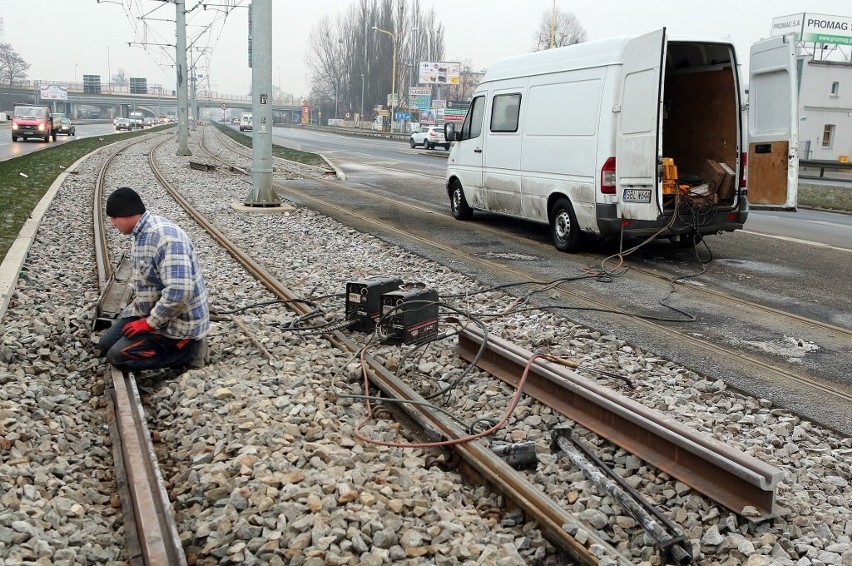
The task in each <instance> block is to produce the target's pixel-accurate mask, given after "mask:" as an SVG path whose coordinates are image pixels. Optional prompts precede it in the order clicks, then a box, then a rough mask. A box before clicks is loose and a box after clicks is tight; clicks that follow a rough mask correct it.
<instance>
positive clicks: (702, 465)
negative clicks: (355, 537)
mask: <svg viewBox="0 0 852 566" xmlns="http://www.w3.org/2000/svg"><path fill="white" fill-rule="evenodd" d="M219 135H221V134H219ZM229 145H230V146H232V147H233V144H232V143H230V144H229ZM208 155H210V157H212V158H214V159H216V160H218V161H220V162H221V163H223V164H224V165H226V166H228V165H229V163H228V162H227V161H226V160H222V159H221V158H220V157H218V156H216V155H215V154H213V153H208ZM278 188H279V189H281V188H282V187H280V186H279V187H278ZM432 243H433V244H436V242H432ZM479 339H480V341H482V340H483V337H481V336H480V338H479ZM467 340H468V346H467V347H466V348H462V349H463V350H465V349H466V353H467V356H466V357H467V358H468V359H469V360H470V361H474V362H475V361H476V356H475V355H474V354H473V351H475V348H472V347H470V345H469V340H470V338H467ZM507 363H510V362H507V361H505V360H504V361H503V362H497V363H495V364H494V365H492V366H491V367H492V368H499V366H505V365H506V364H507ZM492 371H497V373H498V374H499V373H500V371H499V369H497V370H492ZM501 377H503V378H504V379H506V378H505V375H504V376H501ZM373 379H374V380H376V381H379V382H381V378H380V376H378V375H374V376H373ZM507 381H511V378H509V379H507ZM515 381H517V378H515ZM382 389H383V390H384V391H385V392H386V393H388V394H393V395H394V396H395V397H401V396H402V395H401V394H400V390H399V389H397V388H396V386H392V385H388V384H386V383H385V384H384V386H383V387H382ZM554 392H555V390H554V388H553V384H552V383H551V386H550V387H549V388H547V389H546V390H545V391H544V393H543V394H540V395H537V398H538V399H539V401H541V402H544V403H547V404H549V405H550V406H551V407H553V408H556V409H557V410H559V412H561V413H563V414H565V415H566V416H572V415H573V416H574V417H575V418H576V416H577V414H576V411H569V410H567V409H566V406H567V403H566V401H565V398H564V397H562V396H560V395H559V394H558V393H557V394H556V395H553V393H554ZM549 396H552V397H553V399H555V400H556V402H555V403H549V402H548V397H549ZM418 401H420V400H418ZM592 404H593V405H594V409H593V411H591V412H595V411H596V412H599V413H600V412H604V413H607V416H603V417H601V418H600V419H599V420H598V421H597V422H599V423H600V422H605V421H606V422H613V421H615V420H616V416H615V415H616V413H617V412H619V409H612V408H610V407H605V406H604V404H599V403H594V402H593V403H592ZM623 407H624V405H622V408H623ZM636 408H637V407H635V406H634V407H632V409H634V410H635V409H636ZM409 416H411V415H409ZM414 418H415V420H418V419H417V418H416V416H415V417H414ZM644 418H646V417H641V418H639V419H636V420H635V421H634V423H632V424H631V425H630V426H633V427H634V428H636V429H637V430H638V429H640V428H642V427H641V426H638V425H637V424H636V423H637V422H638V421H639V420H642V419H644ZM654 418H655V419H656V420H657V421H658V422H662V420H663V418H662V417H661V416H655V417H654ZM583 424H584V425H587V426H588V425H589V424H590V421H586V422H583ZM622 424H624V423H622ZM434 426H435V425H434V424H432V427H434ZM589 428H592V429H593V430H595V431H596V432H603V430H602V428H601V427H600V426H590V427H589ZM623 432H624V431H623V430H622V434H621V442H620V443H619V445H620V446H622V448H625V449H630V448H634V449H635V448H636V444H637V440H638V439H639V436H640V435H639V434H636V435H628V434H623ZM641 434H646V435H647V434H649V429H648V428H642V432H641ZM650 434H651V435H652V436H655V435H659V436H657V437H656V440H652V441H650V442H649V444H648V446H649V449H648V450H645V451H644V452H643V456H644V457H645V458H646V459H648V460H650V461H653V462H654V463H655V464H657V465H659V466H661V467H662V468H663V469H665V470H667V471H669V472H670V473H673V475H674V476H675V477H678V478H679V479H681V480H682V481H684V482H685V483H688V484H690V485H693V486H701V487H700V490H701V491H703V492H705V493H707V494H708V495H710V496H711V497H713V498H714V499H716V500H721V501H725V502H726V504H727V506H728V507H729V508H732V509H736V510H742V509H743V508H744V507H746V506H751V507H753V508H757V509H759V512H758V513H757V514H755V515H752V518H758V519H766V518H769V517H771V516H774V515H775V514H777V512H778V509H777V508H776V507H775V504H774V495H773V491H774V486H775V485H776V484H777V482H778V480H779V475H778V471H777V470H775V469H773V468H771V467H766V466H763V465H762V464H761V463H760V462H757V461H754V460H749V459H748V458H741V457H742V454H735V453H726V450H725V448H724V447H722V446H719V445H714V443H713V442H709V441H707V440H704V441H699V444H701V443H702V442H703V443H704V449H703V450H706V452H705V455H706V453H707V452H710V453H711V454H710V456H709V460H702V459H701V458H700V457H699V458H698V460H700V462H699V461H698V460H696V461H695V462H693V463H692V464H685V463H684V460H683V454H684V453H686V452H690V451H692V452H694V453H697V452H701V451H702V449H699V450H694V447H695V444H694V443H693V441H694V440H695V439H697V438H698V437H699V436H700V435H691V434H690V433H684V431H680V432H678V433H674V432H673V429H668V430H660V431H657V432H650ZM678 434H679V435H681V436H682V439H681V440H680V441H676V442H675V443H674V444H673V445H670V447H669V448H668V450H667V453H666V454H665V455H661V452H660V451H659V450H657V449H653V450H655V451H656V454H657V456H656V457H653V456H651V452H652V449H650V446H652V445H656V446H657V447H659V446H660V445H661V444H662V438H663V437H669V438H671V436H673V435H678ZM604 436H606V437H607V438H608V439H610V440H613V439H615V438H617V437H618V436H619V435H617V434H612V431H610V434H609V435H607V434H604ZM687 437H689V438H687ZM617 443H618V442H617ZM711 445H714V446H711ZM717 459H718V460H717ZM710 460H715V462H714V463H713V464H709V462H710ZM737 460H739V461H738V463H736V464H734V463H733V462H734V461H737ZM744 460H745V461H748V463H747V465H746V466H745V467H748V468H750V471H749V472H734V473H733V474H731V475H728V473H727V472H728V471H730V470H736V469H739V470H742V469H743V468H741V467H740V466H741V465H743V461H744ZM474 467H476V465H474ZM479 471H480V473H482V470H481V469H480V470H479ZM743 476H752V477H751V479H749V480H744V479H743ZM746 484H751V486H750V487H746ZM749 491H751V495H747V492H749ZM510 497H511V498H512V499H513V500H518V499H519V498H518V497H517V495H516V496H510ZM539 520H541V518H540V519H539Z"/></svg>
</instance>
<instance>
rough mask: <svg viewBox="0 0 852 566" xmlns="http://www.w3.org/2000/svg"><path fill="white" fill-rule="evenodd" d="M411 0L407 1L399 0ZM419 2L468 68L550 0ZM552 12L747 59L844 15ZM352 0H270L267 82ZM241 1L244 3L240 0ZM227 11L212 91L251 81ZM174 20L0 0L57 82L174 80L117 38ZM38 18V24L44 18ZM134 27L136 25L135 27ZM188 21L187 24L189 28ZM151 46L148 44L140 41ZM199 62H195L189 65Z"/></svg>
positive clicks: (750, 7)
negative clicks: (764, 45)
mask: <svg viewBox="0 0 852 566" xmlns="http://www.w3.org/2000/svg"><path fill="white" fill-rule="evenodd" d="M202 1H203V2H205V3H208V4H224V3H225V2H224V0H185V2H186V6H187V8H191V7H193V6H195V5H196V4H199V3H200V2H202ZM399 1H406V2H410V3H413V2H414V0H399ZM418 1H419V3H420V8H421V11H423V12H426V11H428V9H429V8H434V10H435V13H436V15H437V19H438V20H439V21H440V22H441V23H443V24H444V27H445V30H446V34H445V43H446V50H445V52H446V55H447V60H449V61H471V62H472V63H473V67H474V68H475V69H476V70H480V69H486V68H488V67H489V66H491V65H492V64H493V63H494V61H496V60H497V59H500V58H502V57H505V56H508V55H516V54H519V53H524V52H527V51H530V50H531V48H532V45H533V36H534V34H535V32H536V30H537V29H538V26H539V23H540V21H541V18H542V15H543V14H544V13H545V12H547V13H550V11H551V9H552V7H553V1H554V0H418ZM555 1H556V6H557V8H558V9H560V10H562V11H570V12H573V13H574V14H575V15H576V16H577V18H578V20H579V21H580V23H581V24H582V26H583V27H584V28H585V30H586V32H587V34H588V36H589V39H590V40H595V39H603V38H607V37H613V36H619V35H639V34H642V33H646V32H650V31H653V30H655V29H659V28H661V27H664V26H665V27H667V28H668V29H669V33H670V34H675V35H679V36H695V37H702V38H704V37H706V38H712V39H729V40H731V41H733V43H734V45H735V46H736V49H737V55H738V58H739V60H740V62H741V63H742V62H746V61H747V59H748V49H749V46H750V45H751V44H752V43H754V42H755V41H757V40H759V39H761V38H765V37H769V35H770V25H771V23H772V18H773V17H777V16H785V15H789V14H795V13H801V12H808V13H818V14H830V15H839V16H846V17H852V2H850V1H849V0H810V1H808V2H798V1H788V0H712V1H708V0H702V1H700V2H698V1H692V0H680V1H678V0H665V1H664V0H643V1H635V0H617V1H616V0H583V1H582V2H580V1H577V0H573V1H572V0H555ZM356 2H357V0H272V19H273V23H272V31H273V36H274V37H273V53H272V58H273V63H272V73H273V77H272V82H273V83H274V84H275V85H276V86H278V85H279V82H280V83H282V89H283V90H284V91H285V92H289V93H292V94H295V95H297V96H302V95H306V94H308V92H309V81H308V77H307V74H308V67H307V64H306V62H305V52H306V49H305V46H306V43H307V41H308V37H309V35H310V32H311V30H312V29H313V28H314V26H315V25H316V23H317V22H318V21H319V20H320V19H321V18H322V17H323V16H325V15H330V16H331V17H332V18H334V17H335V16H336V15H337V14H342V13H344V12H346V11H347V9H348V8H349V6H351V5H352V4H354V3H356ZM243 4H245V5H247V4H248V0H244V1H243ZM201 12H203V10H202V9H201V8H198V9H197V10H196V11H195V13H193V14H191V15H190V17H189V21H190V22H192V21H196V22H199V23H201V22H203V23H207V22H209V20H210V19H211V17H210V14H211V13H212V12H211V13H208V14H206V15H205V14H202V13H201ZM247 12H248V11H247V10H246V9H244V8H238V9H235V10H233V11H232V12H231V13H230V15H229V16H228V18H227V20H226V21H225V22H224V25H223V26H221V27H220V28H217V34H218V41H217V42H216V43H215V49H214V51H213V53H212V56H211V58H210V59H209V67H208V70H209V74H210V78H209V81H210V85H211V88H212V90H214V91H217V92H222V93H228V94H234V95H246V94H248V93H249V91H250V88H251V70H250V69H249V68H248V62H247V61H248V55H247V39H246V38H247V28H248V23H247V20H248V14H247ZM141 13H148V14H149V16H150V17H152V18H159V19H174V16H175V9H174V4H173V3H169V4H165V3H163V2H161V1H158V0H101V1H100V3H98V2H97V1H96V0H0V18H2V19H3V30H2V37H0V40H2V41H4V42H6V43H9V44H11V45H12V47H13V48H14V49H15V50H16V51H17V52H18V53H20V54H21V55H22V56H23V58H24V59H25V60H26V61H27V62H28V63H29V64H30V65H31V67H30V71H29V78H31V79H38V80H47V81H57V82H60V83H61V82H63V81H64V82H72V81H74V80H76V81H78V82H81V81H82V77H83V75H84V74H94V75H100V76H101V80H102V82H106V81H107V77H108V70H109V71H111V72H112V73H113V74H115V72H116V71H117V70H118V69H123V70H124V71H125V76H127V77H128V78H129V77H145V78H147V79H148V84H149V85H151V84H162V85H164V86H165V87H166V88H169V89H171V88H174V83H175V78H174V77H175V72H174V68H173V67H171V66H166V65H167V64H168V63H169V62H168V61H166V60H165V57H164V56H163V54H162V53H159V54H157V55H156V56H152V55H150V54H149V53H147V52H146V50H145V49H143V47H141V46H135V45H134V46H128V45H127V42H128V41H130V42H145V43H174V27H173V24H168V23H166V22H161V21H156V20H154V21H152V22H151V25H152V28H156V29H159V30H160V31H163V30H166V29H169V28H168V26H169V25H171V26H172V27H171V28H170V29H171V36H156V35H155V34H153V33H152V34H151V36H149V37H147V38H142V37H137V36H134V31H133V27H132V26H133V25H136V26H140V22H139V20H138V19H137V16H138V15H139V14H141ZM44 26H47V27H44ZM140 29H141V26H140ZM195 33H197V29H193V28H190V29H189V30H188V32H187V35H188V36H190V37H192V36H193V34H195ZM149 48H150V49H153V50H155V51H156V50H157V49H158V48H157V47H149ZM202 64H203V62H201V61H199V67H200V66H202Z"/></svg>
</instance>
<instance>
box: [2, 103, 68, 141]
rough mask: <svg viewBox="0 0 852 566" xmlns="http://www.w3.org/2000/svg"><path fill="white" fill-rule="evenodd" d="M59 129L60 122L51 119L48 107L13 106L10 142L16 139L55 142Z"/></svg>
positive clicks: (51, 115)
mask: <svg viewBox="0 0 852 566" xmlns="http://www.w3.org/2000/svg"><path fill="white" fill-rule="evenodd" d="M60 127H61V123H60V121H59V120H58V119H57V120H54V119H53V114H52V112H51V111H50V107H49V106H31V105H27V104H18V105H15V108H14V110H13V111H12V141H13V142H16V141H18V138H21V139H22V140H24V141H26V140H27V139H29V138H39V139H42V140H44V141H45V142H49V141H50V140H51V138H53V141H56V134H57V131H58V130H59V128H60Z"/></svg>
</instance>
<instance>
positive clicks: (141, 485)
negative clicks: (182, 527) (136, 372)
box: [92, 140, 186, 566]
mask: <svg viewBox="0 0 852 566" xmlns="http://www.w3.org/2000/svg"><path fill="white" fill-rule="evenodd" d="M140 141H141V140H140ZM135 143H138V142H135ZM132 145H134V144H129V145H127V146H125V147H123V148H122V149H121V150H119V151H117V152H116V153H114V154H113V155H111V156H110V157H109V158H108V159H106V160H105V162H104V164H103V166H102V167H101V170H100V171H99V172H98V177H97V180H96V182H95V189H94V191H93V194H94V204H93V218H92V220H93V230H94V236H95V264H96V270H97V275H98V284H99V286H100V289H101V292H102V294H103V293H106V292H107V287H108V286H109V284H110V283H111V282H113V281H114V278H113V275H114V272H113V268H112V262H111V261H110V253H109V245H108V242H107V236H106V221H105V218H104V216H105V215H104V211H103V196H104V188H105V185H106V171H107V169H108V168H109V166H110V164H111V163H112V162H113V159H114V158H115V157H116V155H118V154H119V153H121V152H122V151H124V150H125V149H127V148H128V147H130V146H132ZM119 285H120V286H123V285H126V282H119ZM117 292H118V293H119V294H121V293H122V292H121V291H117ZM102 296H103V295H102ZM104 376H105V378H106V379H107V382H108V383H111V384H112V385H111V387H109V388H108V389H107V390H106V391H105V396H106V397H107V400H108V401H109V402H108V403H107V406H108V412H109V421H110V436H111V438H112V440H113V458H114V460H115V463H114V466H115V472H116V483H117V484H118V488H119V494H120V499H121V505H122V510H123V515H124V523H125V536H126V539H127V553H128V561H129V562H130V563H131V564H133V565H137V564H144V565H161V564H167V565H169V566H171V565H176V566H185V565H186V557H185V555H184V552H183V547H182V545H181V542H180V536H179V534H178V532H177V527H176V525H175V522H174V517H173V515H172V511H171V505H170V503H169V498H168V494H167V493H166V488H165V483H164V482H163V479H162V475H161V474H160V470H159V467H158V465H157V458H156V455H155V453H154V448H153V444H152V443H151V436H150V434H149V432H148V426H147V424H146V422H145V414H144V409H143V408H142V402H141V399H140V398H139V392H138V390H137V389H136V382H135V379H134V378H133V377H131V376H129V375H128V374H126V373H124V372H122V371H120V370H118V369H116V368H115V367H113V366H111V365H108V366H107V368H106V370H105V372H104Z"/></svg>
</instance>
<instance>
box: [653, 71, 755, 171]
mask: <svg viewBox="0 0 852 566" xmlns="http://www.w3.org/2000/svg"><path fill="white" fill-rule="evenodd" d="M663 96H664V100H665V102H664V105H663V108H664V114H663V156H664V157H671V158H673V159H674V162H675V165H676V166H677V168H678V174H680V175H684V174H692V175H698V173H699V172H700V171H701V168H702V166H703V165H704V160H705V159H712V160H713V161H719V162H722V163H726V164H727V165H728V166H729V167H731V168H734V167H735V166H736V162H737V119H738V115H737V99H736V86H735V85H734V78H733V73H732V71H731V70H730V69H722V70H716V71H708V72H687V73H678V72H677V70H671V69H670V70H669V72H668V74H667V75H666V85H665V90H664V94H663Z"/></svg>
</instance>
